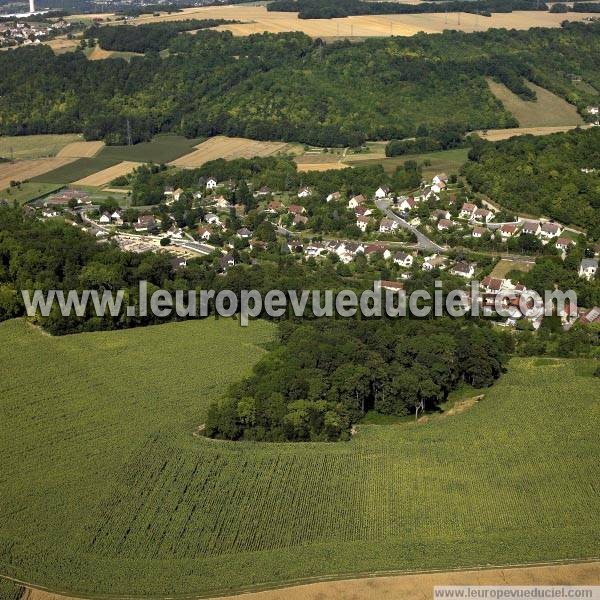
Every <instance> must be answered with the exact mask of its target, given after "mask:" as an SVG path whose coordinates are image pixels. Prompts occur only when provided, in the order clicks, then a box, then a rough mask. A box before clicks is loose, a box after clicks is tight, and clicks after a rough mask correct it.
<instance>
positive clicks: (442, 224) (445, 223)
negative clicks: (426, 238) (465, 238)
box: [437, 219, 454, 231]
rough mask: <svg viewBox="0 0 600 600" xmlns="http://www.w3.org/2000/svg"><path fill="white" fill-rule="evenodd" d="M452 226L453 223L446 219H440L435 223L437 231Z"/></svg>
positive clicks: (446, 229)
mask: <svg viewBox="0 0 600 600" xmlns="http://www.w3.org/2000/svg"><path fill="white" fill-rule="evenodd" d="M452 227H454V223H453V222H452V221H449V220H448V219H440V220H439V221H438V224H437V228H438V231H448V229H450V228H452Z"/></svg>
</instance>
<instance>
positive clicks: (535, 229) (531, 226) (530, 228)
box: [521, 221, 542, 237]
mask: <svg viewBox="0 0 600 600" xmlns="http://www.w3.org/2000/svg"><path fill="white" fill-rule="evenodd" d="M541 230H542V227H541V225H540V224H539V222H538V221H523V225H522V227H521V233H523V234H526V235H535V236H536V237H537V236H538V235H540V231H541Z"/></svg>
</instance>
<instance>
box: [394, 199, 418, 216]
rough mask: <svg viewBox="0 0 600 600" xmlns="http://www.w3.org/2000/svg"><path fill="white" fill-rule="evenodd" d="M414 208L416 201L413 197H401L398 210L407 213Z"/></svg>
mask: <svg viewBox="0 0 600 600" xmlns="http://www.w3.org/2000/svg"><path fill="white" fill-rule="evenodd" d="M415 206H417V201H416V200H415V199H414V197H413V196H410V197H409V198H406V197H403V198H402V199H401V200H400V202H399V203H398V208H399V209H400V210H403V211H407V212H408V211H410V210H412V209H413V208H415Z"/></svg>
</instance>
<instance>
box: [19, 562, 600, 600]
mask: <svg viewBox="0 0 600 600" xmlns="http://www.w3.org/2000/svg"><path fill="white" fill-rule="evenodd" d="M440 585H499V586H506V585H600V561H590V562H579V563H569V564H550V565H540V566H526V567H506V568H494V569H479V570H464V571H446V572H436V573H415V574H409V575H391V576H384V577H376V576H374V577H364V578H360V579H340V580H337V581H321V582H318V583H309V584H306V585H295V586H291V587H286V588H280V589H275V590H265V591H262V592H250V593H245V594H241V595H236V596H219V597H218V598H220V600H282V599H283V598H285V600H431V598H433V589H434V587H435V586H440ZM192 597H193V596H190V598H192ZM21 600H76V599H75V598H73V597H68V596H63V595H59V594H53V593H50V592H47V591H45V590H37V589H27V590H26V592H25V594H24V595H23V597H22V598H21Z"/></svg>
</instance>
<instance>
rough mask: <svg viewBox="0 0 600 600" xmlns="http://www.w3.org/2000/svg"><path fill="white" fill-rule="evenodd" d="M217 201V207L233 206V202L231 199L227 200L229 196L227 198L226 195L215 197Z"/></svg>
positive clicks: (224, 208)
mask: <svg viewBox="0 0 600 600" xmlns="http://www.w3.org/2000/svg"><path fill="white" fill-rule="evenodd" d="M215 202H216V205H217V208H221V209H223V210H226V209H229V208H231V203H230V202H229V200H227V198H225V196H219V197H218V198H216V199H215Z"/></svg>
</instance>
